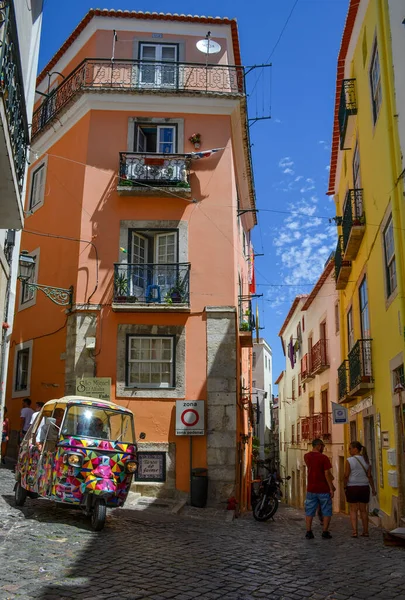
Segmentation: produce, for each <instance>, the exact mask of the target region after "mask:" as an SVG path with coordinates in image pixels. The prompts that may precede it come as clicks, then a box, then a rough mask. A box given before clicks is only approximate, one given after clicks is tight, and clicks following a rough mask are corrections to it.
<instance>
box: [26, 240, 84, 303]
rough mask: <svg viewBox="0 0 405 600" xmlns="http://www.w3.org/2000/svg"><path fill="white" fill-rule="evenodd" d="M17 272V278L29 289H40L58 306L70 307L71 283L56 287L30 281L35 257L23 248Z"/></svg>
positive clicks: (71, 297)
mask: <svg viewBox="0 0 405 600" xmlns="http://www.w3.org/2000/svg"><path fill="white" fill-rule="evenodd" d="M18 262H19V272H18V279H19V280H20V281H21V282H22V283H23V284H24V286H26V288H27V289H28V290H29V291H32V292H33V291H35V290H41V292H43V293H44V294H45V296H48V298H49V299H50V300H52V302H54V303H55V304H59V306H69V307H70V308H71V307H72V304H73V285H71V286H70V288H68V289H66V288H57V287H52V286H49V285H40V284H39V283H32V282H31V281H30V279H31V277H32V276H33V274H34V271H35V258H34V257H33V256H30V255H29V253H28V252H27V251H26V250H23V251H22V252H21V254H20V258H19V261H18Z"/></svg>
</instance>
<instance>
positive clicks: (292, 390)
mask: <svg viewBox="0 0 405 600" xmlns="http://www.w3.org/2000/svg"><path fill="white" fill-rule="evenodd" d="M291 400H292V401H293V402H294V400H295V377H293V378H292V381H291Z"/></svg>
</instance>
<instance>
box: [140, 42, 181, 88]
mask: <svg viewBox="0 0 405 600" xmlns="http://www.w3.org/2000/svg"><path fill="white" fill-rule="evenodd" d="M145 47H153V48H155V50H156V52H155V58H154V59H148V58H143V57H142V49H143V48H145ZM164 47H166V48H167V47H170V48H174V51H175V52H174V54H175V60H173V61H172V60H167V61H166V60H163V59H162V50H163V48H164ZM139 60H140V66H139V86H140V87H146V88H148V87H149V88H152V89H153V88H165V87H167V88H176V87H177V85H178V79H179V69H178V64H177V63H178V62H179V48H178V45H177V44H155V43H153V42H140V43H139ZM149 62H150V63H151V65H152V64H153V63H157V64H156V67H155V75H154V77H155V80H154V82H153V83H150V82H143V81H141V79H142V65H143V64H144V63H149ZM163 63H167V64H173V70H174V81H173V83H162V68H161V65H162V64H163Z"/></svg>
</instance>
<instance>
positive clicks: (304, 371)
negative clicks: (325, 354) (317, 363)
mask: <svg viewBox="0 0 405 600" xmlns="http://www.w3.org/2000/svg"><path fill="white" fill-rule="evenodd" d="M313 378H314V375H313V374H312V359H311V355H310V354H305V355H304V356H303V357H302V358H301V382H302V383H305V382H306V381H309V380H310V379H313Z"/></svg>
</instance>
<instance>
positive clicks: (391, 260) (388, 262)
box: [383, 214, 398, 299]
mask: <svg viewBox="0 0 405 600" xmlns="http://www.w3.org/2000/svg"><path fill="white" fill-rule="evenodd" d="M389 229H390V230H391V238H392V253H391V254H390V256H388V254H387V250H388V249H387V231H388V230H389ZM383 240H384V271H385V273H384V275H385V289H386V296H387V299H388V298H391V296H392V294H394V293H395V292H396V290H397V288H398V275H397V264H396V257H395V240H394V224H393V222H392V214H391V215H389V217H388V219H387V222H386V224H385V226H384V229H383ZM392 265H394V268H395V287H394V288H391V280H392V277H391V274H390V267H392Z"/></svg>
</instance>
